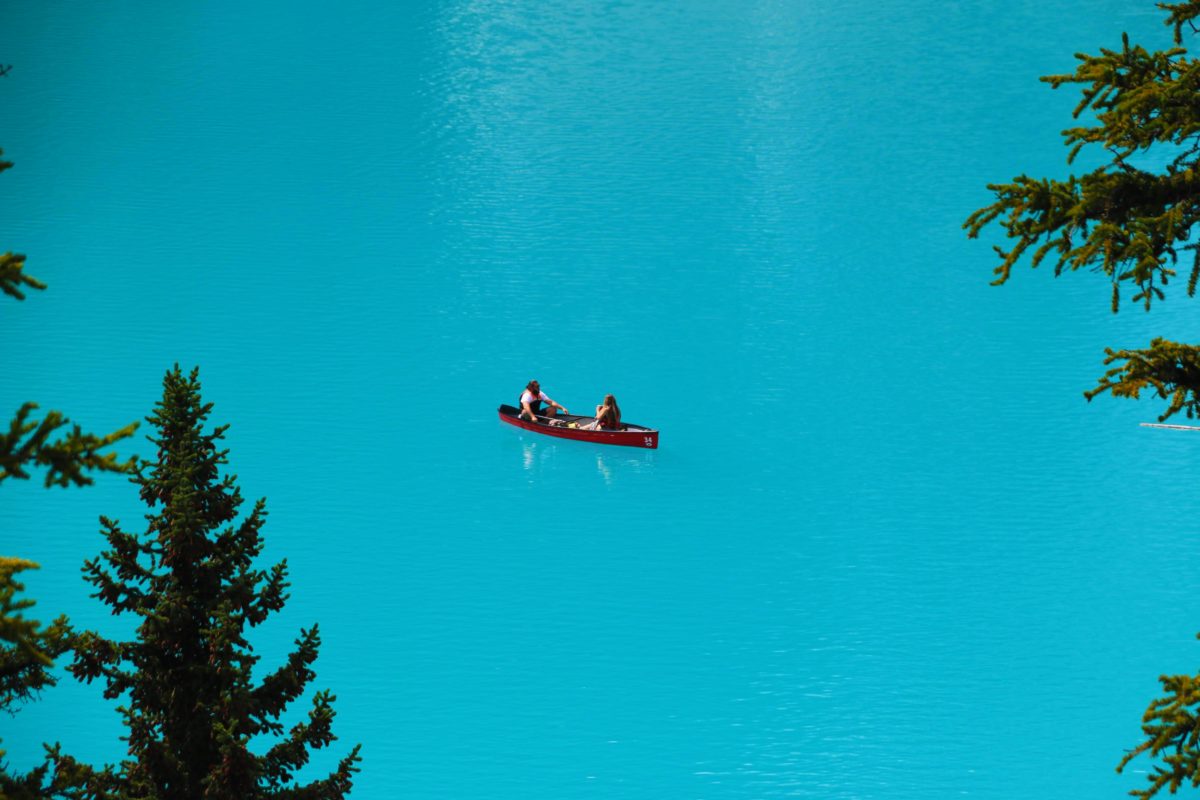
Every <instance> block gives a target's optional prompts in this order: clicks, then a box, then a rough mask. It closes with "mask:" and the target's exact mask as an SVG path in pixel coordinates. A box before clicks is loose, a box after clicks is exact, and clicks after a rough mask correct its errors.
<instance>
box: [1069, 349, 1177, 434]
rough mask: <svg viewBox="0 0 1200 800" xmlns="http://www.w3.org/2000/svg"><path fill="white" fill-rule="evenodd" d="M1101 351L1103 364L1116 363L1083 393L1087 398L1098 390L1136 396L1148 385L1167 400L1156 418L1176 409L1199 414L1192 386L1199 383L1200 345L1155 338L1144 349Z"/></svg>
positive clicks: (1118, 395)
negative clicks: (1198, 346) (1092, 386)
mask: <svg viewBox="0 0 1200 800" xmlns="http://www.w3.org/2000/svg"><path fill="white" fill-rule="evenodd" d="M1104 352H1105V353H1106V355H1107V357H1106V358H1105V359H1104V363H1105V364H1112V363H1114V362H1120V363H1119V364H1118V366H1116V367H1113V368H1112V369H1110V370H1109V371H1108V372H1106V373H1104V376H1103V377H1102V378H1101V379H1100V385H1099V386H1097V387H1096V388H1095V389H1092V390H1090V391H1088V392H1085V393H1084V396H1085V397H1087V399H1088V400H1091V399H1092V398H1093V397H1095V396H1096V395H1098V394H1101V393H1102V392H1112V393H1113V395H1114V396H1116V397H1129V398H1132V399H1134V400H1137V399H1138V398H1139V397H1140V396H1141V392H1142V390H1144V389H1149V390H1152V391H1153V392H1154V394H1155V395H1156V396H1158V397H1160V398H1162V399H1164V400H1169V401H1170V402H1169V404H1168V406H1167V410H1166V411H1165V412H1163V413H1162V415H1160V416H1159V418H1158V420H1159V422H1162V421H1163V420H1165V419H1167V418H1168V417H1170V416H1171V415H1173V414H1176V413H1178V412H1180V411H1183V412H1185V413H1186V414H1187V416H1188V417H1196V416H1197V415H1198V414H1200V398H1197V396H1196V390H1195V388H1194V387H1196V386H1200V348H1197V347H1194V346H1192V345H1186V344H1179V343H1178V342H1170V341H1167V340H1166V339H1155V340H1153V341H1152V342H1150V347H1149V348H1148V349H1146V350H1112V349H1106V350H1105V351H1104Z"/></svg>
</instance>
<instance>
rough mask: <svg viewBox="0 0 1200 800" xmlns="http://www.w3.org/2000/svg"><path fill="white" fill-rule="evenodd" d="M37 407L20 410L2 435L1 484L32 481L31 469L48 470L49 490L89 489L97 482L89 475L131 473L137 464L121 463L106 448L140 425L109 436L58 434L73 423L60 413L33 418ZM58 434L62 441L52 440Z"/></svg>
mask: <svg viewBox="0 0 1200 800" xmlns="http://www.w3.org/2000/svg"><path fill="white" fill-rule="evenodd" d="M36 409H37V404H36V403H25V404H24V405H23V406H21V408H19V409H18V410H17V414H16V416H15V417H13V420H12V422H11V423H10V424H9V427H8V431H7V432H6V433H0V482H3V481H4V480H6V479H8V478H20V479H28V478H29V477H30V474H29V472H28V470H27V467H30V466H34V467H46V468H47V471H46V486H70V485H72V484H73V485H75V486H85V485H87V484H90V483H92V482H93V480H92V478H91V477H90V476H88V475H85V474H84V473H85V472H92V471H96V472H119V473H129V472H132V471H133V470H134V469H135V467H136V460H135V459H132V458H131V459H129V460H128V461H118V460H117V455H116V454H115V453H112V452H102V451H104V450H105V449H106V448H108V447H110V446H112V445H113V444H115V443H117V442H119V441H121V440H122V439H128V438H129V437H130V436H132V435H133V433H134V431H135V430H137V423H136V422H135V423H132V424H130V425H126V426H125V427H124V428H121V429H119V430H116V431H113V432H112V433H110V434H107V435H105V436H96V435H95V434H91V433H84V432H83V431H82V430H81V429H80V427H79V426H78V425H74V426H72V427H71V429H70V430H69V431H68V432H66V433H63V434H59V433H58V432H59V431H61V430H62V429H63V428H65V427H66V426H67V425H68V424H70V420H68V419H67V418H66V417H64V416H63V415H62V414H61V413H59V412H58V411H51V412H49V413H48V414H46V416H45V417H44V418H42V419H41V420H38V419H36V418H33V412H34V411H35V410H36ZM56 434H58V438H56V439H52V438H51V437H53V436H55V435H56Z"/></svg>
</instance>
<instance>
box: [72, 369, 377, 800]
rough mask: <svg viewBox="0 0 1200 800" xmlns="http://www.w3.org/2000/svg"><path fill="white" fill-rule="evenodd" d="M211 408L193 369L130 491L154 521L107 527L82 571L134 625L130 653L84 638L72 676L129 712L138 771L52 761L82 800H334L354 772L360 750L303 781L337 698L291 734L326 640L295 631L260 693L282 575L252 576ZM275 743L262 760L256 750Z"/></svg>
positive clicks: (131, 765)
mask: <svg viewBox="0 0 1200 800" xmlns="http://www.w3.org/2000/svg"><path fill="white" fill-rule="evenodd" d="M211 408H212V406H211V404H205V403H203V402H201V398H200V383H199V380H198V376H197V372H196V371H193V372H192V373H191V374H190V375H184V374H183V373H182V372H180V370H179V368H178V367H176V368H175V369H174V370H172V371H171V372H169V373H167V375H166V378H165V379H164V382H163V398H162V400H161V402H160V403H159V404H158V405H157V406H156V407H155V412H154V414H153V415H152V416H151V417H150V418H148V420H147V421H148V422H150V423H151V424H152V425H153V426H154V428H155V430H156V431H157V436H155V437H153V438H152V441H153V442H154V443H155V444H156V445H157V446H158V457H157V459H156V460H155V461H153V462H145V463H143V464H141V465H140V466H139V470H138V473H137V476H136V478H135V479H134V482H135V483H136V484H137V485H138V486H139V489H140V495H141V499H142V501H143V502H144V503H145V504H146V505H147V506H148V507H149V508H150V509H151V513H150V514H149V515H148V516H147V517H146V519H147V520H148V527H147V529H146V531H145V533H144V534H141V535H136V534H132V533H128V532H126V531H124V530H123V529H122V528H121V527H120V524H119V523H118V522H117V521H114V520H110V519H107V518H101V524H102V525H103V533H104V536H105V537H106V539H107V540H108V545H109V549H108V550H107V551H105V552H104V553H103V554H102V556H101V558H97V559H93V560H90V561H88V562H87V563H86V564H85V566H84V574H85V576H86V579H87V580H88V582H89V583H91V584H92V585H93V586H94V587H95V590H96V594H95V596H97V597H99V598H100V600H101V601H103V602H104V603H106V604H107V605H109V606H110V607H111V608H112V610H113V613H115V614H133V615H135V616H136V617H138V618H139V619H140V624H139V625H138V628H137V633H136V637H135V638H134V639H133V640H131V641H116V640H111V639H107V638H105V637H103V636H101V635H99V634H97V633H92V632H85V633H82V634H80V635H78V636H77V637H76V638H75V643H74V654H75V655H74V662H73V663H72V664H71V666H70V667H69V670H70V672H71V673H72V674H74V675H75V676H76V677H77V678H79V679H81V680H84V681H88V682H91V681H93V680H101V681H102V682H103V683H104V687H105V688H104V694H105V696H106V697H108V698H112V699H115V698H119V697H123V698H126V700H125V703H124V705H123V706H122V707H121V709H120V711H121V714H122V716H123V719H124V724H125V726H126V728H127V737H126V740H127V743H128V753H129V756H130V757H129V759H128V760H126V761H124V762H122V763H121V764H120V765H119V766H117V767H105V768H103V769H95V768H92V767H89V766H87V765H84V764H81V763H80V762H78V761H75V760H74V759H71V758H69V757H68V756H65V755H64V754H62V753H61V751H58V750H53V751H52V754H51V755H52V758H53V760H54V763H55V770H56V771H55V780H57V781H58V782H59V784H60V785H73V786H76V787H77V788H78V789H79V790H80V791H82V792H83V795H82V796H86V797H93V796H95V797H106V796H112V795H113V793H114V792H116V791H118V790H119V791H120V792H123V793H124V794H125V795H128V796H129V797H137V798H161V799H162V800H166V799H167V798H202V797H204V798H209V797H213V798H215V797H237V798H247V799H250V798H267V797H280V798H282V797H289V798H290V797H297V798H299V797H303V798H314V799H316V798H340V797H342V796H344V795H345V793H346V792H348V791H349V789H350V785H351V779H352V776H353V773H354V772H356V771H357V767H356V764H357V762H358V760H359V756H358V750H359V748H358V747H355V748H354V749H353V750H351V752H350V753H349V754H348V755H347V756H346V757H345V758H343V759H342V760H341V762H340V763H339V765H338V767H337V769H336V770H335V771H334V772H333V773H332V774H330V775H328V776H327V777H326V778H324V779H321V780H317V781H313V782H311V783H307V784H298V783H297V782H296V777H295V776H296V773H297V771H299V770H300V769H301V768H303V767H304V766H305V764H307V763H308V760H309V756H310V752H311V751H312V750H314V749H319V748H323V747H326V746H328V745H330V744H331V743H332V742H333V741H334V739H335V737H334V735H333V732H332V722H333V717H334V712H333V700H334V697H333V695H331V694H330V693H328V692H317V693H316V694H315V695H314V696H313V699H312V707H311V709H310V710H309V712H308V718H307V720H306V721H305V722H302V723H300V724H297V725H295V726H293V727H291V728H290V729H288V730H286V731H285V728H284V725H283V723H282V722H280V716H281V715H282V714H283V712H284V711H285V709H286V708H287V707H288V706H289V704H290V703H291V702H292V701H294V700H296V699H297V698H298V697H300V695H301V694H303V693H304V691H305V689H306V687H307V686H308V684H309V683H310V682H311V681H312V680H313V678H314V677H315V673H314V672H313V670H312V664H313V662H314V661H315V660H316V658H317V651H318V648H319V646H320V638H319V636H318V633H317V628H316V626H314V627H312V628H310V629H307V630H302V631H301V632H300V635H299V638H297V639H296V642H295V644H296V647H295V649H294V650H293V651H292V653H291V654H290V655H289V656H288V658H287V660H286V662H285V663H284V664H282V665H281V666H279V667H278V668H277V669H276V670H275V671H273V672H271V673H269V674H268V675H266V676H265V677H264V678H263V679H262V680H261V681H260V682H258V683H257V684H256V683H255V682H254V681H253V680H252V677H251V671H252V669H253V667H254V665H255V664H256V663H257V662H258V660H259V659H258V657H257V656H255V655H254V654H253V651H252V649H251V647H250V644H249V642H248V641H247V639H246V636H247V634H248V629H249V628H252V627H255V626H257V625H259V624H261V623H262V622H263V621H265V620H266V619H267V618H268V617H269V616H270V615H271V614H272V613H274V612H277V611H279V610H280V609H281V608H282V607H283V605H284V602H285V601H286V599H287V593H286V592H287V587H288V583H287V565H286V562H281V563H279V564H276V565H274V566H273V567H271V568H270V569H267V570H261V569H258V568H256V567H255V560H256V559H257V557H258V556H259V555H260V554H261V553H262V549H263V539H262V534H261V529H262V526H263V524H264V522H265V521H266V508H265V504H264V502H263V501H261V500H260V501H258V502H257V503H255V504H254V505H253V507H252V508H251V510H250V512H249V513H248V514H245V515H244V516H243V517H242V518H241V520H240V521H238V519H237V517H238V510H239V508H240V506H241V505H242V502H243V501H242V496H241V493H240V491H239V489H238V487H237V485H236V484H235V482H234V478H233V477H232V476H229V475H226V476H224V477H222V476H221V474H220V469H221V467H222V466H223V465H225V464H226V463H227V461H226V455H227V452H228V451H226V450H222V449H220V447H219V443H220V440H221V439H222V438H223V433H224V431H225V430H226V428H225V427H217V428H215V429H214V430H212V431H211V432H206V431H205V424H206V420H207V417H208V415H209V412H210V411H211ZM264 737H265V738H266V739H268V740H270V739H277V740H278V741H276V743H275V744H274V745H273V746H271V747H269V748H268V749H267V750H266V752H265V753H262V754H256V753H255V752H253V751H252V749H251V743H252V742H261V741H262V739H263V738H264Z"/></svg>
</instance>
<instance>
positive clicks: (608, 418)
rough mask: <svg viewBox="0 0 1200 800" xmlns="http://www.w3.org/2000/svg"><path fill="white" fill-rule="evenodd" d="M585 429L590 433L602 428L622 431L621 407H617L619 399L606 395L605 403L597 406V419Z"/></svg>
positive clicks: (585, 426)
mask: <svg viewBox="0 0 1200 800" xmlns="http://www.w3.org/2000/svg"><path fill="white" fill-rule="evenodd" d="M583 427H584V428H585V429H587V430H590V431H598V430H600V429H601V428H609V429H611V430H618V431H619V430H621V407H620V406H618V405H617V398H615V397H613V396H612V395H611V394H606V395H604V402H603V403H601V404H600V405H598V406H596V418H595V419H594V420H592V421H591V422H589V423H588V424H587V425H584V426H583Z"/></svg>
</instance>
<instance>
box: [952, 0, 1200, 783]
mask: <svg viewBox="0 0 1200 800" xmlns="http://www.w3.org/2000/svg"><path fill="white" fill-rule="evenodd" d="M1157 5H1158V7H1159V8H1160V9H1162V10H1163V11H1166V12H1167V19H1166V24H1167V26H1169V27H1171V28H1173V29H1174V40H1175V46H1174V47H1169V48H1167V49H1165V50H1158V51H1152V50H1147V49H1146V48H1144V47H1141V46H1137V45H1131V44H1130V42H1129V37H1128V35H1125V36H1123V37H1122V43H1121V48H1120V49H1119V50H1101V52H1100V55H1098V56H1092V55H1086V54H1084V55H1078V56H1076V58H1077V59H1079V62H1080V63H1079V65H1078V67H1077V68H1076V70H1075V72H1073V73H1069V74H1064V75H1050V76H1047V77H1044V78H1042V80H1043V81H1045V82H1047V83H1049V84H1050V85H1051V86H1052V87H1054V88H1056V89H1057V88H1059V87H1061V86H1064V85H1066V84H1079V85H1081V86H1082V87H1083V90H1082V93H1083V96H1082V99H1081V100H1080V102H1079V105H1078V106H1076V108H1075V117H1076V118H1077V119H1078V118H1079V117H1080V116H1081V115H1083V114H1084V113H1091V114H1094V116H1095V120H1094V124H1091V125H1080V126H1077V127H1073V128H1069V129H1067V130H1066V131H1063V136H1064V138H1065V139H1066V143H1067V145H1069V146H1070V147H1071V152H1070V155H1069V157H1068V162H1069V163H1070V162H1073V161H1074V159H1075V156H1076V155H1077V154H1078V153H1079V151H1080V149H1081V148H1083V147H1085V146H1087V145H1089V144H1092V145H1100V146H1102V147H1103V148H1104V149H1105V150H1106V152H1107V153H1108V156H1109V158H1108V163H1106V164H1103V165H1102V166H1100V167H1098V168H1096V169H1094V170H1092V171H1091V172H1089V173H1087V174H1085V175H1083V176H1082V177H1079V178H1077V177H1075V176H1073V175H1072V176H1070V177H1069V178H1068V179H1067V180H1056V179H1051V178H1030V177H1029V176H1028V175H1020V176H1018V177H1016V178H1014V179H1013V181H1012V183H1006V184H991V185H989V186H988V189H989V190H991V191H992V192H994V193H995V194H996V202H994V203H992V204H991V205H989V206H987V207H985V208H981V209H979V210H978V211H976V212H975V213H973V214H972V215H971V216H970V217H969V218H968V219H967V221H966V223H965V224H964V227H965V228H966V229H967V231H968V233H969V235H970V236H971V237H972V238H974V237H976V236H978V235H979V233H980V232H981V231H982V230H983V228H985V227H986V226H987V225H988V224H990V223H991V222H993V221H997V222H998V223H999V225H1000V226H1001V227H1002V228H1003V229H1004V231H1005V233H1006V235H1007V237H1008V238H1009V239H1010V240H1013V241H1014V244H1013V245H1012V246H1011V248H1010V249H1008V250H1005V249H1004V248H1001V247H997V248H995V249H996V252H997V253H998V254H999V256H1000V264H999V265H998V266H997V267H996V269H995V275H996V279H995V281H993V283H996V284H1001V283H1004V282H1005V281H1007V280H1008V279H1009V277H1010V276H1011V273H1012V268H1013V266H1015V265H1016V264H1017V263H1018V262H1019V261H1020V260H1021V258H1022V256H1023V255H1024V254H1026V253H1029V254H1030V255H1031V258H1030V261H1031V263H1032V265H1033V266H1034V267H1037V266H1038V265H1039V264H1041V263H1042V262H1043V261H1044V260H1045V259H1046V258H1047V257H1050V258H1052V260H1053V261H1054V263H1055V266H1054V273H1055V275H1061V274H1062V273H1064V272H1071V271H1075V270H1079V269H1085V268H1086V269H1088V270H1090V271H1094V272H1099V273H1101V274H1104V275H1105V276H1107V277H1108V279H1109V281H1110V283H1111V286H1112V310H1113V312H1114V313H1116V311H1117V310H1118V308H1119V306H1120V297H1121V287H1122V285H1123V284H1125V285H1132V286H1133V287H1136V291H1135V294H1134V295H1133V298H1132V299H1133V301H1134V302H1136V303H1141V304H1142V306H1143V308H1145V309H1146V310H1149V309H1150V307H1151V305H1152V304H1153V302H1154V301H1161V300H1164V299H1165V297H1166V293H1165V292H1164V288H1166V287H1167V286H1168V284H1169V283H1170V281H1171V280H1172V279H1173V278H1175V277H1176V269H1175V268H1176V265H1177V263H1178V260H1179V258H1180V256H1181V254H1184V253H1186V252H1187V251H1192V258H1191V262H1192V263H1191V274H1190V277H1189V279H1188V281H1187V284H1186V291H1187V294H1188V295H1189V296H1191V295H1194V294H1195V292H1196V288H1197V284H1198V283H1200V243H1198V242H1197V241H1196V229H1197V225H1200V59H1196V58H1191V57H1189V56H1188V52H1187V49H1186V48H1184V47H1183V46H1182V45H1183V37H1184V29H1185V28H1187V29H1188V31H1189V32H1190V33H1192V34H1195V33H1197V32H1198V28H1197V20H1198V19H1200V0H1189V1H1188V2H1180V3H1158V4H1157ZM1135 156H1137V157H1138V159H1137V160H1138V162H1139V163H1140V164H1143V165H1145V164H1148V163H1153V161H1154V160H1157V161H1158V163H1160V164H1161V165H1162V167H1161V169H1156V170H1155V169H1148V168H1145V167H1144V166H1141V167H1139V166H1134V165H1133V164H1132V163H1131V159H1133V158H1134V157H1135ZM1105 353H1106V359H1105V362H1104V363H1105V364H1106V365H1113V364H1115V365H1116V366H1113V367H1111V368H1110V369H1109V370H1108V371H1107V372H1106V373H1105V374H1104V375H1103V376H1102V377H1101V378H1100V380H1099V384H1098V385H1097V386H1096V387H1094V388H1093V389H1091V390H1089V391H1087V392H1085V393H1084V396H1085V397H1087V399H1088V400H1091V399H1092V398H1094V397H1096V396H1097V395H1099V394H1101V393H1103V392H1111V393H1112V394H1113V395H1114V396H1117V397H1129V398H1133V399H1137V398H1138V397H1140V395H1141V393H1142V392H1143V391H1147V392H1152V393H1154V394H1156V395H1157V396H1158V397H1160V398H1162V399H1165V400H1168V401H1169V402H1168V405H1167V409H1166V411H1165V412H1164V413H1163V414H1162V415H1161V416H1160V417H1159V420H1160V421H1161V420H1165V419H1167V418H1168V417H1170V416H1171V415H1173V414H1176V413H1178V412H1180V411H1183V412H1185V413H1186V414H1187V416H1189V417H1194V416H1197V415H1200V346H1197V345H1190V344H1181V343H1178V342H1173V341H1170V340H1167V339H1163V338H1156V339H1154V340H1152V341H1151V342H1150V346H1149V347H1148V348H1145V349H1119V350H1114V349H1111V348H1110V349H1107V350H1106V351H1105ZM1159 681H1160V683H1161V684H1162V688H1163V691H1164V696H1163V697H1161V698H1159V699H1157V700H1154V701H1153V702H1151V703H1150V705H1149V707H1148V708H1147V709H1146V713H1145V714H1144V715H1143V717H1142V732H1143V734H1144V735H1145V739H1144V740H1143V741H1142V742H1141V743H1140V744H1139V745H1138V746H1137V747H1135V748H1133V749H1132V750H1131V751H1129V752H1128V753H1127V754H1126V755H1125V757H1124V758H1123V759H1121V762H1120V763H1119V764H1118V765H1117V771H1118V772H1121V771H1122V770H1124V769H1125V767H1126V766H1128V765H1129V763H1130V762H1131V761H1133V760H1134V759H1135V758H1138V757H1139V756H1142V755H1145V754H1148V755H1149V757H1150V758H1151V759H1154V761H1155V763H1154V766H1153V769H1152V770H1151V772H1150V774H1149V775H1148V776H1147V778H1148V783H1149V785H1148V786H1146V787H1145V788H1143V789H1140V790H1134V791H1132V792H1130V794H1132V795H1134V796H1135V797H1140V798H1143V799H1144V800H1145V799H1147V798H1150V797H1153V796H1154V795H1156V794H1158V793H1159V792H1160V791H1162V790H1163V789H1164V788H1165V789H1167V790H1168V791H1169V792H1171V793H1172V794H1174V793H1175V791H1176V790H1178V789H1179V788H1180V787H1181V786H1184V785H1191V786H1192V787H1193V788H1195V787H1200V675H1195V676H1191V675H1164V676H1162V677H1160V678H1159Z"/></svg>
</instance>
